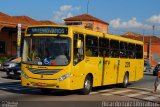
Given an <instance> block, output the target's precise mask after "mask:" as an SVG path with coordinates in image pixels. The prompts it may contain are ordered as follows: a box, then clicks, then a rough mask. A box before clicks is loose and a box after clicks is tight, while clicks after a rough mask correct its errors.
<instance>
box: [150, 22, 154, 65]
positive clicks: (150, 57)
mask: <svg viewBox="0 0 160 107" xmlns="http://www.w3.org/2000/svg"><path fill="white" fill-rule="evenodd" d="M152 28H153V34H152V35H153V36H154V28H155V25H153V26H152ZM151 44H152V36H150V41H149V63H150V64H151V56H152V49H151Z"/></svg>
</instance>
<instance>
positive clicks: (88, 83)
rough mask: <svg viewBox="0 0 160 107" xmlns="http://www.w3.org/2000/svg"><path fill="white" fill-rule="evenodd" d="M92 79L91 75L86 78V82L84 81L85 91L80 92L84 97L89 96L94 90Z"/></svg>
mask: <svg viewBox="0 0 160 107" xmlns="http://www.w3.org/2000/svg"><path fill="white" fill-rule="evenodd" d="M92 81H93V79H92V77H91V76H90V75H88V76H87V77H86V78H85V81H84V85H83V89H81V90H80V93H81V94H82V95H87V94H89V93H90V92H91V90H92Z"/></svg>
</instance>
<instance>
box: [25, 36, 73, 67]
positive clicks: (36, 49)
mask: <svg viewBox="0 0 160 107" xmlns="http://www.w3.org/2000/svg"><path fill="white" fill-rule="evenodd" d="M70 47H71V40H70V38H69V37H61V36H56V37H55V36H54V37H53V36H52V37H51V36H43V37H42V36H31V37H25V38H24V48H23V63H26V64H33V65H42V66H51V65H59V66H64V65H68V64H69V62H70V55H71V54H70Z"/></svg>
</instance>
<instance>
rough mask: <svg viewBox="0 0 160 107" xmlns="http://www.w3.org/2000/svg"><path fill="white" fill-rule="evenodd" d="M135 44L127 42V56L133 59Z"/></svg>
mask: <svg viewBox="0 0 160 107" xmlns="http://www.w3.org/2000/svg"><path fill="white" fill-rule="evenodd" d="M135 54H136V53H135V44H132V43H129V44H128V55H129V58H132V59H135V56H136V55H135Z"/></svg>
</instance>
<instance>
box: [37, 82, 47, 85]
mask: <svg viewBox="0 0 160 107" xmlns="http://www.w3.org/2000/svg"><path fill="white" fill-rule="evenodd" d="M36 85H37V86H47V84H45V83H40V82H39V83H36Z"/></svg>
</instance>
